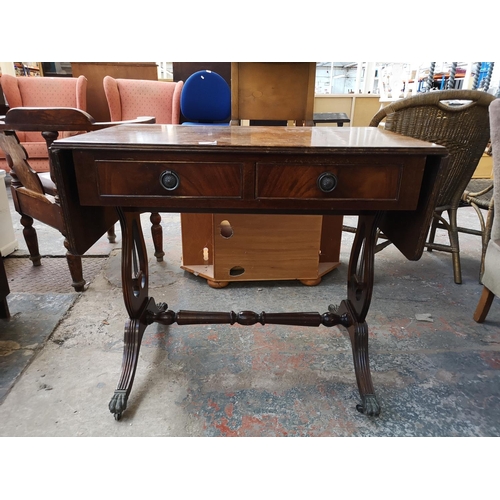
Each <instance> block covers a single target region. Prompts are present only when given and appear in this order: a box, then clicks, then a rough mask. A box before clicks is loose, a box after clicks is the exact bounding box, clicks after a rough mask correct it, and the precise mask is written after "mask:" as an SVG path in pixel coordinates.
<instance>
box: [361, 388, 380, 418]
mask: <svg viewBox="0 0 500 500" xmlns="http://www.w3.org/2000/svg"><path fill="white" fill-rule="evenodd" d="M356 410H358V411H359V412H360V413H363V414H365V415H367V416H369V417H377V416H378V415H380V405H379V404H378V401H377V398H376V397H375V394H367V395H366V396H363V404H361V405H356Z"/></svg>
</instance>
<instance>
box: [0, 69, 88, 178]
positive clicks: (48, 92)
mask: <svg viewBox="0 0 500 500" xmlns="http://www.w3.org/2000/svg"><path fill="white" fill-rule="evenodd" d="M0 85H1V87H2V90H3V93H4V96H5V100H6V101H7V104H8V106H9V108H11V109H12V108H19V107H35V108H40V107H65V108H66V107H67V108H77V109H81V110H82V111H87V78H85V77H84V76H79V77H78V78H66V77H59V78H57V77H55V78H50V77H28V76H12V75H2V76H1V77H0ZM65 135H70V133H67V134H66V133H63V134H61V137H64V136H65ZM17 136H18V138H19V140H20V142H21V143H22V145H23V146H24V148H25V149H26V151H27V153H28V157H29V158H30V166H31V167H32V168H33V169H34V170H36V171H37V172H48V171H49V160H48V152H47V145H46V142H45V139H44V138H43V137H42V135H41V133H40V132H19V133H18V134H17ZM0 168H1V169H3V170H6V171H7V172H9V171H10V168H9V167H8V165H7V161H6V160H5V156H4V155H3V153H2V152H1V151H0Z"/></svg>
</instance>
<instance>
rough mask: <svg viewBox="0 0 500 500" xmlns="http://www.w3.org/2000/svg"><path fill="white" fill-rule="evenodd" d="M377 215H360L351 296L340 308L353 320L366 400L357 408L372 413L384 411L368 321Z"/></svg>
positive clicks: (359, 379)
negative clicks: (375, 384) (372, 365)
mask: <svg viewBox="0 0 500 500" xmlns="http://www.w3.org/2000/svg"><path fill="white" fill-rule="evenodd" d="M377 217H378V216H376V215H375V216H374V215H369V216H359V220H358V229H357V231H356V236H355V238H354V242H353V246H352V250H351V257H350V260H349V267H348V281H347V297H348V298H347V300H343V301H342V302H341V304H340V306H339V308H338V313H339V314H347V315H348V317H350V318H351V321H352V324H351V325H350V326H349V327H347V331H348V332H349V337H350V339H351V347H352V354H353V359H354V370H355V373H356V382H357V384H358V390H359V394H360V396H361V399H362V404H361V405H357V406H356V408H357V410H358V411H360V412H361V413H364V414H365V415H369V416H376V415H379V413H380V405H379V403H378V401H377V398H376V396H375V390H374V388H373V382H372V377H371V372H370V363H369V359H368V325H367V323H366V321H365V318H366V315H367V314H368V309H369V307H370V302H371V296H372V291H373V281H374V260H375V258H374V257H375V243H376V233H377Z"/></svg>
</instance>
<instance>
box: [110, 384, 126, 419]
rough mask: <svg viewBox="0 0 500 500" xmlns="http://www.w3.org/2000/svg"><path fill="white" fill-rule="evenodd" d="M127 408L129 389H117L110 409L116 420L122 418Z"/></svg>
mask: <svg viewBox="0 0 500 500" xmlns="http://www.w3.org/2000/svg"><path fill="white" fill-rule="evenodd" d="M126 408H127V391H120V390H116V391H115V393H114V394H113V397H112V398H111V401H110V402H109V411H110V412H111V413H113V414H114V416H115V420H120V419H121V417H122V413H123V412H124V411H125V410H126Z"/></svg>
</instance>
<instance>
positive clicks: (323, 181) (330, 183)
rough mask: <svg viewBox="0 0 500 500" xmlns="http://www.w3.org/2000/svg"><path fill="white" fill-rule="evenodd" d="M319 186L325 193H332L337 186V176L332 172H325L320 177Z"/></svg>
mask: <svg viewBox="0 0 500 500" xmlns="http://www.w3.org/2000/svg"><path fill="white" fill-rule="evenodd" d="M318 187H319V189H320V190H321V191H323V193H331V192H332V191H333V190H334V189H335V188H336V187H337V177H335V175H333V174H331V173H330V172H324V173H322V174H321V175H320V176H319V177H318Z"/></svg>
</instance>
